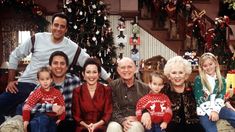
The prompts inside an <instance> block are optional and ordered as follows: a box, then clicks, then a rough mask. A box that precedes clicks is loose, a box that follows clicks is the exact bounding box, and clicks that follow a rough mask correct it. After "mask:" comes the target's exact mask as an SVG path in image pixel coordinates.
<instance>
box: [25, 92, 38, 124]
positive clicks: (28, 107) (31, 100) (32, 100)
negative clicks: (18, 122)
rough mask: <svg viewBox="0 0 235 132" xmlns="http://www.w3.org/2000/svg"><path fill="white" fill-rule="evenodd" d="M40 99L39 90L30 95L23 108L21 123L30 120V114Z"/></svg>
mask: <svg viewBox="0 0 235 132" xmlns="http://www.w3.org/2000/svg"><path fill="white" fill-rule="evenodd" d="M40 97H41V94H40V91H39V89H37V90H36V91H35V92H33V93H32V94H30V96H29V97H28V98H27V100H26V102H25V104H24V106H23V121H29V120H30V112H31V110H32V109H33V107H34V106H35V105H36V103H37V102H38V101H39V99H40Z"/></svg>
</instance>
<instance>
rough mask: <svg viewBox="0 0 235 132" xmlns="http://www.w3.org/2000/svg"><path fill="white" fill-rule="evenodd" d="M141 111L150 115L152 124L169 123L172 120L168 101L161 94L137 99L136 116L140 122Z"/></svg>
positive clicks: (151, 94)
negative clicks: (145, 111)
mask: <svg viewBox="0 0 235 132" xmlns="http://www.w3.org/2000/svg"><path fill="white" fill-rule="evenodd" d="M143 110H147V111H148V112H149V113H150V115H151V120H152V123H161V122H167V123H169V122H170V121H171V118H172V110H171V102H170V99H169V98H168V97H167V96H166V95H165V94H162V93H157V94H156V93H149V94H147V95H145V96H143V97H142V98H141V99H139V101H138V103H137V105H136V116H137V119H138V120H139V121H140V120H141V116H142V112H143Z"/></svg>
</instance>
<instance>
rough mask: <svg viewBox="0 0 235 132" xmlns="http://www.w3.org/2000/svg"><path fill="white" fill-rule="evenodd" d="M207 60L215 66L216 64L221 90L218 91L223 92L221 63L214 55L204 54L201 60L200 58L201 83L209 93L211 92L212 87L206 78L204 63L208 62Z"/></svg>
mask: <svg viewBox="0 0 235 132" xmlns="http://www.w3.org/2000/svg"><path fill="white" fill-rule="evenodd" d="M207 59H211V60H212V61H213V62H214V63H215V64H216V68H215V72H216V77H217V79H218V81H219V90H218V91H221V90H222V86H223V85H222V84H223V82H222V76H221V73H220V67H219V63H218V60H217V58H216V56H215V55H213V54H212V53H204V54H203V55H202V56H201V57H200V58H199V75H200V77H201V83H202V85H203V86H205V87H206V88H207V89H208V90H209V91H211V89H212V88H211V86H210V84H209V82H208V80H207V78H206V73H205V71H204V70H203V63H204V62H205V61H206V60H207Z"/></svg>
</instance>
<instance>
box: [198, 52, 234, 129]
mask: <svg viewBox="0 0 235 132" xmlns="http://www.w3.org/2000/svg"><path fill="white" fill-rule="evenodd" d="M193 91H194V95H195V99H196V102H197V115H198V116H199V119H200V123H201V124H202V126H203V127H204V128H205V130H206V132H217V127H216V121H218V120H219V119H225V120H227V121H228V122H230V123H231V125H232V126H233V127H235V112H234V111H233V110H231V109H228V108H227V107H224V106H225V104H224V94H225V91H226V83H225V79H224V78H223V77H222V76H221V73H220V68H219V63H218V60H217V58H216V56H214V55H213V54H212V53H204V54H203V55H202V56H201V57H200V59H199V76H197V77H196V78H195V82H194V89H193Z"/></svg>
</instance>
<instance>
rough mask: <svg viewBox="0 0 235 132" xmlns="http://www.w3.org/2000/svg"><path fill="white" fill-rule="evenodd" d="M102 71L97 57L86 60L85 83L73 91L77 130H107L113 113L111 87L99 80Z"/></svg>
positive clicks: (89, 131)
mask: <svg viewBox="0 0 235 132" xmlns="http://www.w3.org/2000/svg"><path fill="white" fill-rule="evenodd" d="M100 73H101V67H100V64H99V62H98V61H97V60H96V59H95V58H89V59H87V60H86V62H85V64H84V66H83V71H82V75H83V77H84V80H85V83H83V84H82V85H81V86H79V87H78V88H76V89H74V91H73V104H72V113H73V117H74V119H75V121H76V125H77V128H76V132H105V131H106V125H107V123H108V122H109V120H110V118H111V114H112V95H111V88H110V87H108V86H105V85H103V84H101V83H99V82H98V80H99V77H100Z"/></svg>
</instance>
